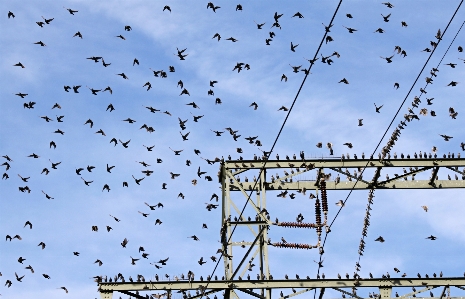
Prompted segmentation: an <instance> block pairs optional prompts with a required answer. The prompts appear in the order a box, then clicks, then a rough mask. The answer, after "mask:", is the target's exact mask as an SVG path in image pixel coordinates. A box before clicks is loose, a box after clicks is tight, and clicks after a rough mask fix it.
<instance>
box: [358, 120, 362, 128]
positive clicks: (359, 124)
mask: <svg viewBox="0 0 465 299" xmlns="http://www.w3.org/2000/svg"><path fill="white" fill-rule="evenodd" d="M362 121H363V118H359V119H358V126H359V127H361V126H363V123H362Z"/></svg>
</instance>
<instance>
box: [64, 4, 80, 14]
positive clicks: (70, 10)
mask: <svg viewBox="0 0 465 299" xmlns="http://www.w3.org/2000/svg"><path fill="white" fill-rule="evenodd" d="M63 8H64V9H66V10H67V11H68V12H69V13H70V14H71V15H74V13H76V12H78V11H77V10H73V9H71V8H66V7H64V6H63Z"/></svg>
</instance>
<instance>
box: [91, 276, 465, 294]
mask: <svg viewBox="0 0 465 299" xmlns="http://www.w3.org/2000/svg"><path fill="white" fill-rule="evenodd" d="M354 283H357V288H393V287H396V288H398V287H409V288H411V287H444V286H457V287H464V286H465V277H442V278H432V279H427V278H391V279H385V278H383V279H376V278H375V279H360V280H355V279H285V280H284V279H283V280H233V281H230V280H211V281H200V280H196V281H187V280H186V281H181V280H180V281H156V282H117V283H115V282H100V283H99V284H98V285H99V288H100V290H101V291H103V292H114V291H118V292H119V291H154V290H158V291H160V290H163V291H169V290H170V291H176V290H185V291H188V290H198V289H203V288H205V287H206V288H207V289H208V290H218V289H222V290H225V289H270V288H271V289H278V288H289V289H290V288H295V289H303V288H305V289H308V288H335V289H344V288H350V289H351V288H352V287H353V286H354Z"/></svg>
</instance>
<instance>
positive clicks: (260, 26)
mask: <svg viewBox="0 0 465 299" xmlns="http://www.w3.org/2000/svg"><path fill="white" fill-rule="evenodd" d="M254 23H255V24H256V25H257V29H262V27H263V25H265V24H266V23H262V24H258V23H257V22H255V21H254Z"/></svg>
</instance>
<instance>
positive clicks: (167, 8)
mask: <svg viewBox="0 0 465 299" xmlns="http://www.w3.org/2000/svg"><path fill="white" fill-rule="evenodd" d="M165 10H167V11H169V12H170V13H171V7H169V6H168V5H165V6H164V7H163V11H165Z"/></svg>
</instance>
